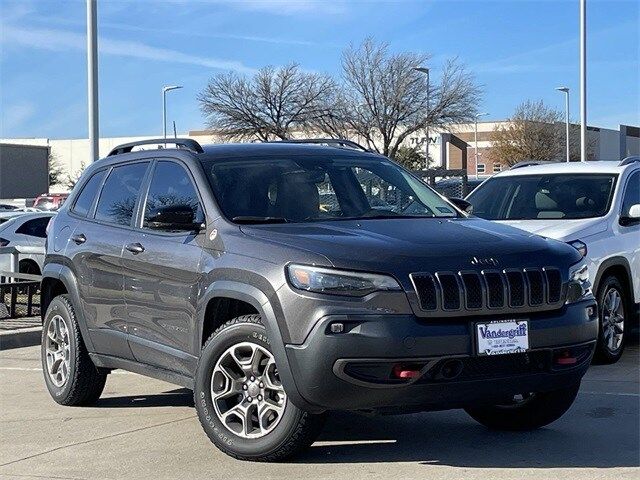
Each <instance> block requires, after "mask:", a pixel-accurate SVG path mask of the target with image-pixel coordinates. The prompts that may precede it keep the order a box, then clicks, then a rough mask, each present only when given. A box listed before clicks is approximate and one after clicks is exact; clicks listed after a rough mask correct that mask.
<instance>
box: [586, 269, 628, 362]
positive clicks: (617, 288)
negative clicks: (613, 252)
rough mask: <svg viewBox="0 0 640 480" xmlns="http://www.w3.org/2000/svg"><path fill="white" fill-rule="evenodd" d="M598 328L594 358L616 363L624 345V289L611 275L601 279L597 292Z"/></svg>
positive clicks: (597, 360) (625, 299)
mask: <svg viewBox="0 0 640 480" xmlns="http://www.w3.org/2000/svg"><path fill="white" fill-rule="evenodd" d="M596 298H597V300H598V317H599V324H600V329H599V332H598V344H597V346H596V352H595V356H594V360H595V362H596V363H599V364H605V365H606V364H611V363H616V362H617V361H618V360H620V357H622V352H623V351H624V345H625V337H626V336H625V334H624V330H625V312H626V307H627V305H628V303H627V298H626V290H625V289H624V288H623V286H622V284H621V283H620V280H618V278H617V277H614V276H613V275H609V276H608V277H606V278H604V279H602V281H601V282H600V286H599V287H598V292H597V297H596Z"/></svg>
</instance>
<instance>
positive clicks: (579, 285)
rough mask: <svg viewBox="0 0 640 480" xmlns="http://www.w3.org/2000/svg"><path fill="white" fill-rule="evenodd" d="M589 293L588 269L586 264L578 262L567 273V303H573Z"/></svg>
mask: <svg viewBox="0 0 640 480" xmlns="http://www.w3.org/2000/svg"><path fill="white" fill-rule="evenodd" d="M590 293H591V282H589V269H588V268H587V264H586V263H584V262H580V263H579V264H577V265H575V266H573V267H571V271H570V272H569V286H568V288H567V303H573V302H577V301H578V300H580V299H581V298H582V297H584V296H586V295H589V294H590Z"/></svg>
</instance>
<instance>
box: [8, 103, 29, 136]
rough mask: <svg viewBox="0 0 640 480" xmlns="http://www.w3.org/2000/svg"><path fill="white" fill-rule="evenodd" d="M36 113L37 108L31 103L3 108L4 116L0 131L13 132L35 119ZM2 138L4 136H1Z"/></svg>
mask: <svg viewBox="0 0 640 480" xmlns="http://www.w3.org/2000/svg"><path fill="white" fill-rule="evenodd" d="M35 112H36V106H35V104H33V103H31V102H24V103H16V104H13V105H9V106H3V107H2V116H1V117H0V119H1V121H0V127H1V128H0V130H2V131H4V130H12V129H14V128H16V127H20V126H22V125H23V124H24V123H25V122H27V121H28V120H29V119H31V118H32V117H33V115H34V114H35ZM0 136H4V134H0Z"/></svg>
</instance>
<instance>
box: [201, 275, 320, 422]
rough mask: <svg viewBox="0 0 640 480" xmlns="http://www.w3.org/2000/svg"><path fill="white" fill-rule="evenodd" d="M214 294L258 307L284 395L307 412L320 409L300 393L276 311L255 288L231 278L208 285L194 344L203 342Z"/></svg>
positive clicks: (202, 299)
mask: <svg viewBox="0 0 640 480" xmlns="http://www.w3.org/2000/svg"><path fill="white" fill-rule="evenodd" d="M217 297H227V298H233V299H235V300H240V301H243V302H246V303H248V304H250V305H251V306H253V307H254V308H255V309H256V310H257V312H258V313H259V314H260V316H261V317H262V323H263V325H264V328H265V329H266V330H267V335H268V337H269V341H270V343H271V348H272V349H273V353H274V355H275V357H276V359H277V361H278V373H279V374H280V380H281V381H282V385H283V386H284V388H285V390H286V392H287V395H288V396H289V398H290V399H291V401H292V402H293V404H294V405H296V406H297V407H299V408H301V409H303V410H307V411H319V410H318V408H317V407H314V406H313V405H311V404H309V403H308V402H307V401H306V400H305V399H304V398H303V397H302V395H300V393H299V391H298V387H297V385H296V382H295V379H294V376H293V373H292V370H291V366H290V365H289V359H288V357H287V352H286V350H285V346H284V341H283V340H282V335H281V333H280V329H279V327H278V321H277V318H276V314H275V312H274V310H273V307H272V305H271V302H270V301H269V298H268V297H267V295H266V294H265V293H264V292H263V291H262V290H260V289H258V288H257V287H254V286H252V285H248V284H246V283H241V282H236V281H231V280H218V281H215V282H213V283H212V284H211V285H209V287H208V288H207V289H206V291H205V293H204V295H203V296H202V298H201V302H200V308H199V313H198V328H197V332H198V333H197V338H196V339H194V341H195V345H197V346H198V347H199V346H200V345H202V340H203V339H202V335H203V327H204V321H205V318H204V317H205V313H206V305H207V304H208V303H209V302H210V301H211V300H213V299H214V298H217Z"/></svg>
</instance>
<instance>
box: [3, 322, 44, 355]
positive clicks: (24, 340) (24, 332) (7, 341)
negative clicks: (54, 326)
mask: <svg viewBox="0 0 640 480" xmlns="http://www.w3.org/2000/svg"><path fill="white" fill-rule="evenodd" d="M41 337H42V327H29V328H21V329H19V330H11V331H5V332H0V350H11V349H13V348H22V347H33V346H35V345H40V340H41Z"/></svg>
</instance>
